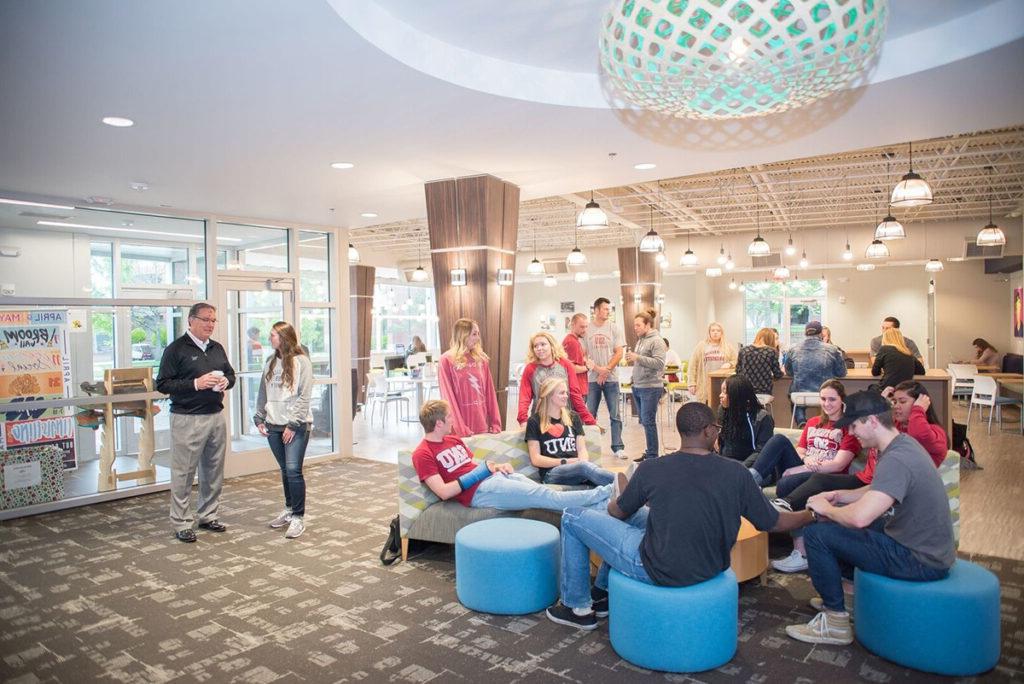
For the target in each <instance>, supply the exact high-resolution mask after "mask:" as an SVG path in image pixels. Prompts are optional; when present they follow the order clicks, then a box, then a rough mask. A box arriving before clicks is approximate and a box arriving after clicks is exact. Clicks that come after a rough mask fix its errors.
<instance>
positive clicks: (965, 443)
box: [952, 421, 982, 470]
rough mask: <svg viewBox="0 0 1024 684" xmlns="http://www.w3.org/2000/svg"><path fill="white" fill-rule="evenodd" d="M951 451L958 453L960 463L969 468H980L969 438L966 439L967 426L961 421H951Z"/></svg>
mask: <svg viewBox="0 0 1024 684" xmlns="http://www.w3.org/2000/svg"><path fill="white" fill-rule="evenodd" d="M952 448H953V451H955V452H957V453H959V454H960V465H961V466H963V467H964V468H968V469H970V470H981V469H982V468H981V466H980V465H978V460H977V458H975V454H974V447H973V446H972V445H971V440H969V439H967V426H966V425H964V424H963V423H958V422H956V421H953V445H952Z"/></svg>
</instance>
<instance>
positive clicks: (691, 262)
mask: <svg viewBox="0 0 1024 684" xmlns="http://www.w3.org/2000/svg"><path fill="white" fill-rule="evenodd" d="M679 265H680V266H696V265H697V255H696V254H694V253H693V250H692V249H690V233H689V232H687V233H686V251H685V252H684V253H683V257H682V258H681V259H680V260H679Z"/></svg>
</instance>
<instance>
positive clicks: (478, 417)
mask: <svg viewBox="0 0 1024 684" xmlns="http://www.w3.org/2000/svg"><path fill="white" fill-rule="evenodd" d="M437 379H438V385H440V387H441V398H442V399H444V400H445V401H447V402H448V405H449V406H450V407H451V412H452V434H453V435H455V436H456V437H467V436H469V435H478V434H480V433H482V432H501V411H500V410H499V409H498V396H497V394H496V393H495V391H494V380H493V379H492V378H491V366H490V364H489V363H488V362H487V361H470V362H469V363H467V364H466V365H465V366H463V367H462V368H456V367H455V363H454V362H453V361H452V359H451V357H450V356H449V355H448V354H444V355H442V356H441V363H440V368H439V369H438V373H437Z"/></svg>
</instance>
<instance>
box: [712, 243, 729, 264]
mask: <svg viewBox="0 0 1024 684" xmlns="http://www.w3.org/2000/svg"><path fill="white" fill-rule="evenodd" d="M728 259H729V257H727V256H725V245H722V248H721V249H720V250H718V256H717V257H715V261H716V262H717V263H718V265H719V266H725V262H726V261H727V260H728Z"/></svg>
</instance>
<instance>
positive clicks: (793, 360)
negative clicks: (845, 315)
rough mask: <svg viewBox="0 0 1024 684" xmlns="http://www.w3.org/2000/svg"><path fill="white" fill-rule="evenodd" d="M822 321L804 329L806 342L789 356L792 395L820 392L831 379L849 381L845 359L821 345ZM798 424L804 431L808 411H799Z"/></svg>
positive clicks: (831, 349)
mask: <svg viewBox="0 0 1024 684" xmlns="http://www.w3.org/2000/svg"><path fill="white" fill-rule="evenodd" d="M821 331H822V327H821V321H811V322H810V323H808V324H807V326H806V327H805V328H804V339H803V341H802V342H801V343H800V344H798V345H796V346H795V347H793V348H792V349H790V350H789V353H788V354H786V374H787V375H789V376H791V377H792V378H793V382H792V383H791V385H790V389H789V391H790V393H791V394H792V393H793V392H817V391H818V389H819V388H820V387H821V384H822V383H823V382H825V381H826V380H828V379H829V378H844V377H846V364H845V363H844V362H843V355H842V354H841V353H839V349H837V348H836V347H835V346H834V345H831V344H825V343H824V342H822V341H821ZM795 415H796V421H797V423H798V424H799V425H800V426H801V427H803V424H804V423H805V422H806V421H807V411H806V409H805V408H804V407H803V406H797V407H796V413H795Z"/></svg>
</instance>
